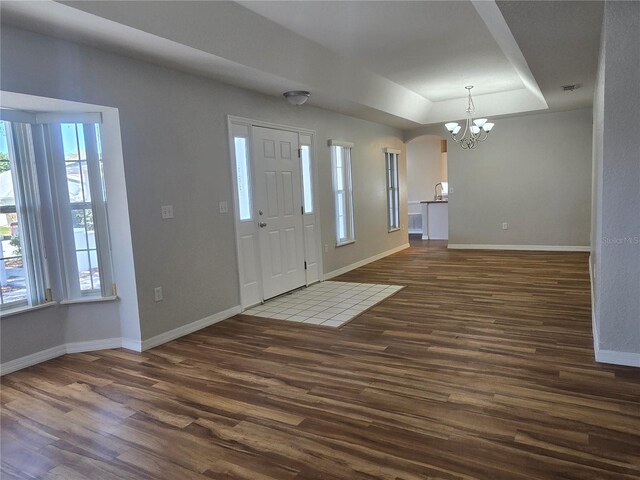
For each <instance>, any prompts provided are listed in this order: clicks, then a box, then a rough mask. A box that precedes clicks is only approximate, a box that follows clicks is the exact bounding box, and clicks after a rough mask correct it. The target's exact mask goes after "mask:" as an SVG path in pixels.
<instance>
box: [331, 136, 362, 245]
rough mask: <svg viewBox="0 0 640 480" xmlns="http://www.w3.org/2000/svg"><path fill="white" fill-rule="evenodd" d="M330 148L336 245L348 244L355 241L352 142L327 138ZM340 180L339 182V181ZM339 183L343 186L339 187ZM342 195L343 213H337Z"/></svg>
mask: <svg viewBox="0 0 640 480" xmlns="http://www.w3.org/2000/svg"><path fill="white" fill-rule="evenodd" d="M329 147H330V148H331V176H332V180H333V182H332V183H333V200H334V219H335V228H336V247H341V246H343V245H349V244H351V243H354V242H355V241H356V235H355V222H354V211H353V173H352V150H353V143H350V142H337V141H335V140H329ZM338 152H340V153H341V155H340V159H341V161H342V166H341V167H340V170H341V172H340V173H339V172H338V165H337V162H338ZM339 180H340V182H339ZM339 183H341V184H342V187H343V188H341V189H340V188H339ZM341 195H342V196H343V198H344V203H343V210H344V211H343V215H342V216H341V215H339V211H340V206H341V205H340V204H341V203H342V202H341V200H340V196H341ZM341 217H344V225H341V221H340V218H341ZM341 227H344V232H345V235H344V236H340V230H341Z"/></svg>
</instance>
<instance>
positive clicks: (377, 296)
mask: <svg viewBox="0 0 640 480" xmlns="http://www.w3.org/2000/svg"><path fill="white" fill-rule="evenodd" d="M403 288H404V287H403V286H400V285H376V284H373V283H351V282H330V281H327V282H322V283H316V284H314V285H311V286H310V287H308V288H304V289H302V290H297V291H295V292H292V293H289V294H287V295H283V296H281V297H277V298H274V299H273V300H268V301H266V302H265V303H263V304H262V305H257V306H255V307H252V308H249V309H247V310H245V311H244V314H245V315H253V316H256V317H267V318H275V319H278V320H288V321H291V322H301V323H313V324H315V325H324V326H326V327H340V326H342V325H344V324H345V323H346V322H348V321H349V320H351V319H352V318H354V317H356V316H358V315H360V314H361V313H362V312H364V311H365V310H367V309H369V308H371V307H372V306H374V305H375V304H377V303H380V302H381V301H382V300H384V299H385V298H387V297H390V296H391V295H393V294H394V293H396V292H397V291H398V290H401V289H403Z"/></svg>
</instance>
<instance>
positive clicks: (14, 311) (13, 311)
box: [0, 302, 57, 318]
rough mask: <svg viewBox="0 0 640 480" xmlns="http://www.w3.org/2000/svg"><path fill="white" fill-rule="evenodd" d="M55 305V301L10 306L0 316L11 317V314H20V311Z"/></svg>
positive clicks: (24, 311)
mask: <svg viewBox="0 0 640 480" xmlns="http://www.w3.org/2000/svg"><path fill="white" fill-rule="evenodd" d="M54 305H57V302H46V303H41V304H40V305H23V306H21V307H16V308H12V309H11V310H7V311H4V312H2V313H0V316H1V317H2V318H6V317H12V316H13V315H20V314H22V313H29V312H32V311H33V310H40V309H42V308H47V307H53V306H54Z"/></svg>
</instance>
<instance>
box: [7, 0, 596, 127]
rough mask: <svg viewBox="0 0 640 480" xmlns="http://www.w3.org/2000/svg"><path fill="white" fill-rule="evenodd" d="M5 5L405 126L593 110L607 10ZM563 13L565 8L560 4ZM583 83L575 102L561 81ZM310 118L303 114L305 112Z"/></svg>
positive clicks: (456, 5) (22, 22)
mask: <svg viewBox="0 0 640 480" xmlns="http://www.w3.org/2000/svg"><path fill="white" fill-rule="evenodd" d="M239 3H240V4H238V3H234V2H216V1H209V2H187V1H178V2H176V1H173V2H171V1H164V2H155V1H147V2H137V1H120V2H96V1H88V2H85V1H73V2H64V3H63V2H54V1H51V0H44V1H38V2H17V1H7V0H3V1H2V2H0V8H1V14H2V21H3V22H4V23H10V24H15V25H18V26H20V27H23V28H27V29H31V30H34V31H38V32H42V33H47V34H50V35H55V36H58V37H62V38H67V39H72V40H74V41H78V42H81V43H87V44H90V45H93V46H97V47H99V48H104V49H107V50H110V51H116V52H118V53H122V54H125V55H128V56H133V57H137V58H141V59H143V60H145V61H150V62H154V63H159V64H163V65H168V66H171V67H173V68H179V69H182V70H185V71H189V72H193V73H196V74H199V75H205V76H209V77H212V78H216V79H219V80H222V81H224V82H227V83H231V84H235V85H239V86H241V87H244V88H249V89H252V90H256V91H259V92H262V93H266V94H269V95H278V96H279V95H281V94H282V92H284V91H286V90H292V89H307V90H310V91H311V92H312V97H311V100H310V103H311V104H312V105H316V106H318V107H321V108H326V109H329V110H334V111H338V112H341V113H345V114H349V115H353V116H357V117H360V118H365V119H369V120H373V121H378V122H382V123H386V124H389V125H392V126H396V127H399V128H403V129H413V128H418V127H420V126H421V125H426V124H433V123H436V122H443V121H446V120H456V119H459V118H460V117H462V116H463V115H464V109H465V107H466V100H465V99H464V95H465V93H466V92H465V91H464V86H465V85H467V84H473V85H475V89H474V98H475V100H476V106H477V109H478V113H479V114H481V115H483V116H497V115H511V114H518V113H525V112H530V111H538V110H545V109H547V108H548V107H551V108H553V109H570V108H578V107H582V106H588V105H590V102H591V98H592V96H593V83H594V79H595V70H596V65H597V55H598V45H599V30H600V22H601V16H602V5H601V3H600V2H588V1H587V2H522V1H517V2H516V1H513V2H511V1H510V2H499V4H496V3H494V2H493V1H484V0H476V1H445V2H435V1H429V2H427V1H425V2H397V1H378V2H368V1H367V2H360V1H354V2H351V1H342V2H332V1H311V2H302V1H301V2H282V1H278V2H270V1H262V2H253V1H252V2H244V1H243V2H239ZM560 4H562V5H560ZM564 83H580V84H582V85H583V88H582V89H581V90H579V91H578V92H575V93H574V94H569V95H567V94H561V93H560V85H562V84H564ZM302 108H304V107H302Z"/></svg>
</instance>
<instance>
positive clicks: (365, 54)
mask: <svg viewBox="0 0 640 480" xmlns="http://www.w3.org/2000/svg"><path fill="white" fill-rule="evenodd" d="M238 3H240V4H241V5H242V6H244V7H247V8H248V9H250V10H253V11H254V12H256V13H258V14H260V15H262V16H263V17H265V18H268V19H269V20H271V21H273V22H275V23H277V24H279V25H281V26H282V27H284V28H287V29H289V30H291V31H293V32H295V33H297V34H298V35H301V36H303V37H306V38H308V39H310V40H312V41H314V42H316V43H318V44H320V45H322V46H324V47H327V48H328V49H330V50H332V51H334V52H336V53H337V54H340V55H343V56H345V57H347V58H349V59H351V60H353V61H356V62H358V63H359V64H360V65H362V66H364V67H366V68H368V69H370V70H371V71H373V72H375V73H378V74H380V75H382V76H384V77H386V78H388V79H390V80H393V81H394V82H397V83H399V84H400V85H403V86H405V87H407V88H409V89H411V90H413V91H414V92H416V93H419V94H420V95H422V96H424V97H425V98H428V99H429V100H431V101H435V102H437V101H440V100H450V99H452V98H460V96H461V95H462V94H464V92H465V91H464V87H465V85H469V84H474V85H477V87H476V88H475V90H474V93H475V94H478V95H481V94H485V93H495V92H501V91H504V90H514V89H517V88H523V85H522V81H521V80H520V78H519V77H518V74H517V73H516V71H515V70H514V68H513V66H512V65H511V64H510V63H509V61H508V60H507V58H506V57H505V55H504V53H503V52H502V50H501V49H500V46H499V45H498V44H497V42H496V41H495V40H494V38H493V37H492V36H491V33H490V32H489V31H488V29H487V27H486V25H485V24H484V22H483V21H482V19H481V18H480V16H479V15H478V13H477V12H476V9H475V8H474V7H473V5H472V4H471V3H470V2H450V1H449V2H437V1H430V2H380V1H373V2H370V1H359V2H324V1H309V2H290V1H276V2H271V1H270V2H264V1H240V2H238Z"/></svg>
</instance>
